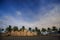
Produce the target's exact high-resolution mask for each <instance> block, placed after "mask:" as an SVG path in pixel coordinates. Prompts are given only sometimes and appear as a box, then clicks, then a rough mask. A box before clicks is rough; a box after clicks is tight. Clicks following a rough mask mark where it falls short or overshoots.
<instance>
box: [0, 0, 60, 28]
mask: <svg viewBox="0 0 60 40" xmlns="http://www.w3.org/2000/svg"><path fill="white" fill-rule="evenodd" d="M8 25H12V26H14V25H15V26H18V27H21V26H25V27H26V28H29V27H31V28H34V27H38V28H42V27H44V28H47V27H52V26H57V27H58V28H59V27H60V0H0V27H1V28H5V27H7V26H8Z"/></svg>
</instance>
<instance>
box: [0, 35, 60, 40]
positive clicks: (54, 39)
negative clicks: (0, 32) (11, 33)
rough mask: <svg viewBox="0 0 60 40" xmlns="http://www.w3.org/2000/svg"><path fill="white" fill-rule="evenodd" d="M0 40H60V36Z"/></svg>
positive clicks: (5, 39) (1, 39)
mask: <svg viewBox="0 0 60 40" xmlns="http://www.w3.org/2000/svg"><path fill="white" fill-rule="evenodd" d="M0 40H60V36H40V37H0Z"/></svg>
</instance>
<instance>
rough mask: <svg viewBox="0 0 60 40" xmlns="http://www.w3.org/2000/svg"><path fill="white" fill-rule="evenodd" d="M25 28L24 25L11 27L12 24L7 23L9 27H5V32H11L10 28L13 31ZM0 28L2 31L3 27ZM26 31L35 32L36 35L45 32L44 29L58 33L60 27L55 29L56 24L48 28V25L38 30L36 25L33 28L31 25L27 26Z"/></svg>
mask: <svg viewBox="0 0 60 40" xmlns="http://www.w3.org/2000/svg"><path fill="white" fill-rule="evenodd" d="M25 29H26V28H25V26H22V28H20V29H18V27H17V26H14V27H13V28H12V26H11V25H9V27H7V28H6V29H5V32H11V31H12V30H13V31H21V30H23V31H24V30H25ZM1 30H2V31H4V29H1ZM28 31H31V32H37V33H38V35H40V34H41V32H46V31H47V32H52V31H54V32H57V33H60V28H59V29H57V28H56V26H53V27H52V28H49V27H48V28H47V29H45V28H42V30H40V29H38V28H37V27H35V29H32V28H31V27H29V29H28Z"/></svg>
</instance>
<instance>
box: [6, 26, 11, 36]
mask: <svg viewBox="0 0 60 40" xmlns="http://www.w3.org/2000/svg"><path fill="white" fill-rule="evenodd" d="M11 27H12V26H11V25H9V27H7V28H6V32H8V33H9V34H8V35H9V36H10V35H11V31H12V28H11Z"/></svg>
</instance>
